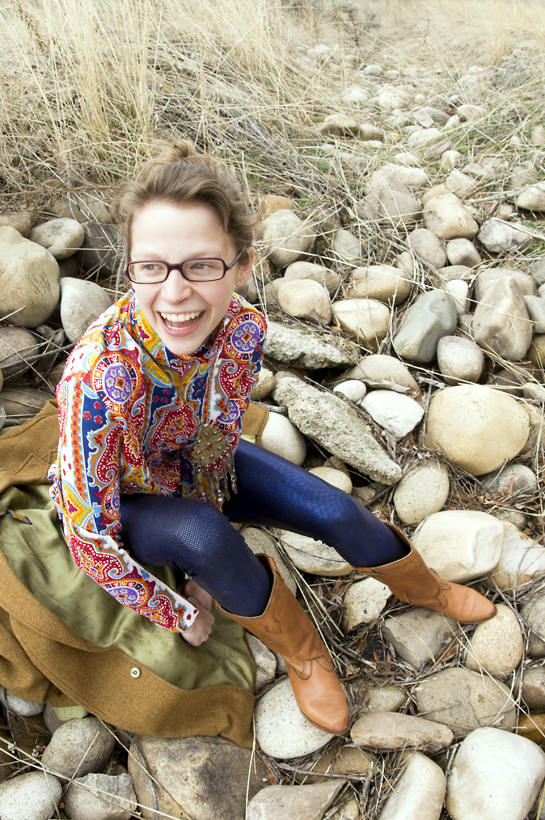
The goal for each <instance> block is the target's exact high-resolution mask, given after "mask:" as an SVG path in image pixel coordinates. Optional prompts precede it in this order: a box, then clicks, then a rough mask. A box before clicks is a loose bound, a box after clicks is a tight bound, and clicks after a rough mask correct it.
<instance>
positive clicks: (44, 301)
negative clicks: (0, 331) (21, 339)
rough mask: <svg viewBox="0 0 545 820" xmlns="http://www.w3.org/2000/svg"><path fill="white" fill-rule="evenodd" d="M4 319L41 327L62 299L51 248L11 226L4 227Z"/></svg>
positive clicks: (0, 245) (0, 232)
mask: <svg viewBox="0 0 545 820" xmlns="http://www.w3.org/2000/svg"><path fill="white" fill-rule="evenodd" d="M0 281H1V282H2V289H1V293H0V318H3V317H4V316H10V315H11V314H13V316H12V318H11V321H17V324H18V325H22V326H23V327H38V325H41V324H42V322H45V320H46V319H47V318H48V317H49V316H50V314H51V312H52V311H53V309H54V308H55V306H56V304H57V302H58V300H59V264H58V262H57V260H56V259H54V258H53V257H52V256H51V254H50V253H49V251H47V250H46V249H45V248H43V247H42V246H41V245H37V244H36V242H31V241H30V240H29V239H23V237H22V236H21V234H20V233H19V232H18V231H16V230H15V228H11V227H9V226H6V227H3V228H0Z"/></svg>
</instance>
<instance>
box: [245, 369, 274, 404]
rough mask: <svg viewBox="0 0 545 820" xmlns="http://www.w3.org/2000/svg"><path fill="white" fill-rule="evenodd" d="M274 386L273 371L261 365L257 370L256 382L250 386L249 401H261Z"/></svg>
mask: <svg viewBox="0 0 545 820" xmlns="http://www.w3.org/2000/svg"><path fill="white" fill-rule="evenodd" d="M273 387H274V373H273V372H272V370H269V368H268V367H262V368H261V370H260V371H259V376H258V379H257V384H255V385H254V387H253V388H252V392H251V393H250V399H251V401H262V400H263V399H265V398H266V397H267V396H268V395H269V394H270V392H271V390H272V389H273Z"/></svg>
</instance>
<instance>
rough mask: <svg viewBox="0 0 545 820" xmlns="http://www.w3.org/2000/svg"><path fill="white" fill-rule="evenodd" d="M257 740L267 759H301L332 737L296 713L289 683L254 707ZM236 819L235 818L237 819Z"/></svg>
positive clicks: (298, 712)
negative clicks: (268, 756) (267, 756)
mask: <svg viewBox="0 0 545 820" xmlns="http://www.w3.org/2000/svg"><path fill="white" fill-rule="evenodd" d="M255 733H256V739H257V741H258V743H259V745H260V747H261V749H262V750H263V751H264V752H265V754H267V755H270V757H275V758H286V757H302V756H303V755H308V754H311V753H312V752H316V751H317V750H318V749H321V748H322V747H323V746H325V744H326V743H328V742H329V741H330V740H331V737H332V736H331V734H330V733H329V732H324V731H323V730H322V729H318V728H317V727H316V726H312V725H311V724H310V723H309V722H308V721H307V720H306V719H305V718H304V717H303V714H302V712H301V711H300V710H299V707H298V706H297V703H296V701H295V696H294V694H293V689H292V688H291V683H290V681H289V680H283V681H281V682H280V683H277V684H276V686H273V687H272V689H269V691H268V692H266V693H265V694H264V695H263V696H262V697H261V698H260V699H259V700H258V702H257V704H256V707H255ZM237 820H238V817H237Z"/></svg>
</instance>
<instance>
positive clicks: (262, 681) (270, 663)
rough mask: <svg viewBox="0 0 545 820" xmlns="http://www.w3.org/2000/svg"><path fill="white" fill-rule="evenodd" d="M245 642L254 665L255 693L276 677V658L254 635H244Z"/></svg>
mask: <svg viewBox="0 0 545 820" xmlns="http://www.w3.org/2000/svg"><path fill="white" fill-rule="evenodd" d="M246 641H247V642H248V647H249V649H250V652H251V653H252V657H253V659H254V661H255V665H256V673H255V691H256V692H259V690H260V689H263V687H264V686H268V684H269V683H272V682H273V680H274V679H275V677H276V657H275V656H274V653H273V652H271V650H270V649H268V648H267V647H266V646H265V644H264V643H263V642H262V641H260V640H259V638H256V637H255V635H251V634H250V633H249V632H247V633H246Z"/></svg>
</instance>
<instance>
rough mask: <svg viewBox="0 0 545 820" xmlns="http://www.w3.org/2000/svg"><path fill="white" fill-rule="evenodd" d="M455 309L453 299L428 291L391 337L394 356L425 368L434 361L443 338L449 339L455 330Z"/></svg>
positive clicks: (413, 305)
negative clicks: (422, 365)
mask: <svg viewBox="0 0 545 820" xmlns="http://www.w3.org/2000/svg"><path fill="white" fill-rule="evenodd" d="M456 321H457V313H456V305H455V302H454V299H453V298H452V296H450V295H449V294H448V293H443V292H442V291H437V290H431V291H428V292H427V293H423V294H422V296H419V297H418V299H417V300H416V302H414V303H413V304H412V305H411V307H410V308H409V310H408V311H407V313H406V314H405V317H404V319H403V323H402V325H401V327H400V329H399V330H398V332H397V333H396V335H395V336H394V339H393V345H394V348H395V351H396V353H397V354H398V355H399V356H401V358H403V359H409V361H412V362H416V363H417V364H426V363H427V362H431V361H432V360H433V359H434V358H435V354H436V351H437V345H438V342H439V339H441V337H442V336H450V335H451V334H452V332H453V331H454V329H455V327H456Z"/></svg>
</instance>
